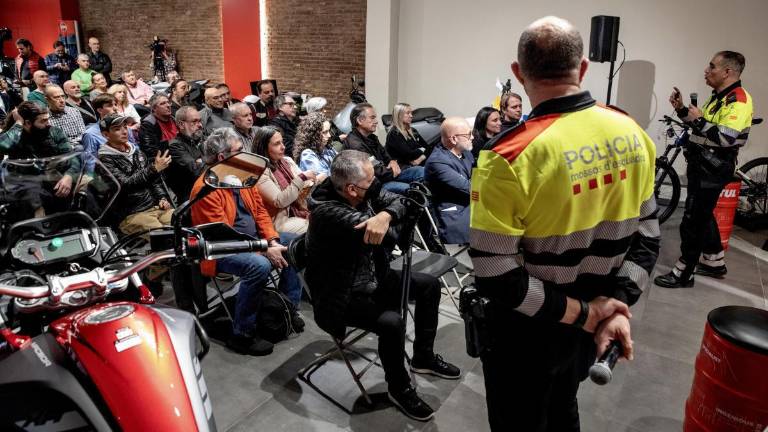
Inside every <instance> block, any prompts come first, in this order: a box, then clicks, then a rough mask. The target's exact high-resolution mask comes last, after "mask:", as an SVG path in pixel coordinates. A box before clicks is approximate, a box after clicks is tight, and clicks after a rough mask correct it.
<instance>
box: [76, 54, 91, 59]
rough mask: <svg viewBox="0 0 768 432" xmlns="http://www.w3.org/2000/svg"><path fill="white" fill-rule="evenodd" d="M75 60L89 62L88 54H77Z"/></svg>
mask: <svg viewBox="0 0 768 432" xmlns="http://www.w3.org/2000/svg"><path fill="white" fill-rule="evenodd" d="M77 59H78V60H80V59H85V60H90V59H91V58H90V57H88V54H78V55H77Z"/></svg>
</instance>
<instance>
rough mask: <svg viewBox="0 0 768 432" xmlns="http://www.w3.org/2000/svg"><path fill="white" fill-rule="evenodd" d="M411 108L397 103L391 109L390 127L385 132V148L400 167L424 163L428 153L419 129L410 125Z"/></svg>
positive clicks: (404, 167) (411, 119)
mask: <svg viewBox="0 0 768 432" xmlns="http://www.w3.org/2000/svg"><path fill="white" fill-rule="evenodd" d="M412 121H413V108H411V106H410V105H408V104H406V103H399V104H397V105H395V108H393V109H392V128H391V129H390V130H389V133H388V134H387V141H386V144H385V148H386V149H387V153H389V155H390V156H391V157H392V159H394V160H396V161H397V163H398V164H399V165H400V169H406V168H408V167H410V166H419V165H424V161H425V160H427V156H428V155H429V154H428V153H429V150H430V149H429V148H428V147H429V146H428V145H427V142H426V141H424V138H422V137H421V135H419V131H417V130H416V129H414V128H412V127H411V122H412Z"/></svg>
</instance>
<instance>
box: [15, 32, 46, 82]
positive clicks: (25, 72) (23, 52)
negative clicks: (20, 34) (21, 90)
mask: <svg viewBox="0 0 768 432" xmlns="http://www.w3.org/2000/svg"><path fill="white" fill-rule="evenodd" d="M16 49H17V50H18V51H19V55H17V56H16V59H15V61H16V64H15V68H14V72H15V73H16V75H15V77H16V80H17V81H18V82H20V84H21V85H22V86H24V87H29V88H30V89H34V83H33V82H32V74H34V73H35V72H36V71H39V70H45V60H44V59H43V58H42V57H41V56H40V54H38V53H37V51H35V50H34V48H33V47H32V42H30V41H29V40H28V39H24V38H20V39H17V40H16Z"/></svg>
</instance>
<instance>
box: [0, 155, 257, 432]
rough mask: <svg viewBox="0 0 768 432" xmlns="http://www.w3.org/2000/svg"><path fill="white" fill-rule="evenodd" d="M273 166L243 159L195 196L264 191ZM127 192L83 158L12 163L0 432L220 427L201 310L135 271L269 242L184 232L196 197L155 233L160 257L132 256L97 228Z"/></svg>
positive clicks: (2, 301) (8, 167) (0, 188)
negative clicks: (70, 181)
mask: <svg viewBox="0 0 768 432" xmlns="http://www.w3.org/2000/svg"><path fill="white" fill-rule="evenodd" d="M265 167H266V160H265V159H263V158H261V157H259V156H256V155H253V154H249V153H239V154H236V155H233V156H231V157H230V158H229V159H227V160H224V161H222V162H220V163H218V164H217V165H214V166H212V167H211V168H210V169H209V170H208V171H207V172H206V174H205V181H206V186H205V187H204V188H203V189H202V190H201V192H200V194H198V196H197V197H196V198H195V199H194V200H193V202H194V201H196V200H198V199H200V198H202V197H203V196H204V195H205V194H208V193H210V192H211V191H212V190H214V189H215V188H222V187H226V188H237V187H249V186H252V185H254V184H255V183H256V181H257V180H258V177H259V175H260V174H261V173H262V172H263V170H264V168H265ZM78 170H79V171H78ZM76 172H79V174H77V175H76V177H78V178H77V181H76V182H74V184H75V185H78V186H77V187H74V188H73V189H75V190H76V191H77V193H76V197H74V198H71V199H69V200H68V202H66V203H65V204H64V205H62V203H61V201H62V199H61V198H59V197H56V196H55V194H54V193H51V191H52V186H53V185H55V184H56V183H57V182H58V180H59V179H60V178H61V176H62V175H65V174H67V175H75V174H74V173H76ZM83 172H87V173H90V174H88V175H83ZM117 193H119V185H118V184H117V182H116V181H115V180H114V178H113V177H112V176H111V174H109V172H107V171H106V170H105V169H104V167H103V166H101V165H100V163H99V162H98V161H93V160H91V161H88V160H85V159H83V158H82V156H81V155H80V154H73V155H69V156H64V157H54V158H47V159H33V160H23V161H19V160H16V161H7V160H6V161H4V162H2V163H0V264H1V265H0V269H2V270H0V273H1V274H0V406H2V409H1V410H0V430H9V431H17V430H35V431H39V430H46V431H49V430H50V431H83V430H97V431H106V430H126V431H215V430H216V423H215V420H214V417H213V410H212V406H211V400H210V396H209V394H208V390H207V387H206V384H205V379H204V378H203V373H202V369H201V366H200V360H201V359H202V358H203V357H204V356H205V355H206V353H207V352H208V349H209V342H208V337H207V336H206V334H205V331H204V330H203V328H202V327H201V326H200V324H199V323H198V321H197V319H196V318H195V317H194V316H193V315H192V314H190V313H188V312H184V311H181V310H178V309H173V308H170V307H166V306H161V305H156V304H154V298H153V296H152V294H151V293H150V291H149V290H148V289H147V287H146V286H144V285H143V284H142V283H141V279H140V278H139V277H138V275H137V272H139V271H141V270H143V269H145V268H147V267H148V266H150V265H152V264H155V263H158V262H161V261H166V262H168V261H172V260H177V261H178V260H186V261H197V260H200V259H213V258H219V257H222V256H226V255H230V254H235V253H242V252H248V251H260V250H266V248H267V244H266V242H265V241H263V240H257V239H254V238H252V237H249V236H244V235H242V234H240V233H237V232H236V231H234V230H232V229H231V228H229V227H227V226H225V225H223V224H206V225H202V226H197V227H191V228H188V227H183V226H182V225H181V220H182V218H183V216H184V213H185V212H187V211H188V209H189V208H190V206H191V204H192V203H193V202H187V203H185V204H184V205H182V206H181V207H180V208H179V209H177V211H176V212H175V214H174V223H173V227H169V228H167V229H161V230H156V231H152V232H151V233H150V234H151V237H152V240H151V242H150V243H151V252H150V253H148V254H146V255H137V254H133V253H129V252H128V250H127V249H126V247H125V246H126V245H127V244H129V243H130V242H131V241H132V240H131V238H130V236H129V237H128V238H122V239H118V238H117V237H116V236H115V234H114V232H113V230H112V229H110V228H108V227H104V226H99V225H100V224H99V221H102V220H103V217H104V215H105V214H108V209H109V206H110V205H111V204H112V202H113V201H114V198H115V197H116V196H117ZM57 205H58V206H59V208H58V209H57V208H56V206H57ZM73 206H74V207H75V208H79V209H81V210H74V211H73V210H71V209H72V208H73ZM62 207H63V211H56V212H52V211H51V209H56V210H59V209H61V208H62ZM82 209H84V210H85V211H82ZM43 212H44V213H45V215H42V213H43ZM30 215H31V216H38V217H31V218H27V217H28V216H30Z"/></svg>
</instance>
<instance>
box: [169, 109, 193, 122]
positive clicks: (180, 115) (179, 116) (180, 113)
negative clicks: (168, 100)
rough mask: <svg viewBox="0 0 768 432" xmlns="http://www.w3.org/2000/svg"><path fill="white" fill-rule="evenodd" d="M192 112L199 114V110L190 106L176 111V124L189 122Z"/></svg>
mask: <svg viewBox="0 0 768 432" xmlns="http://www.w3.org/2000/svg"><path fill="white" fill-rule="evenodd" d="M190 111H195V112H197V108H195V107H193V106H190V105H185V106H183V107H181V108H179V109H178V110H177V111H176V116H175V117H174V119H175V120H176V123H181V122H183V121H187V116H188V115H189V113H190Z"/></svg>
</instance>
